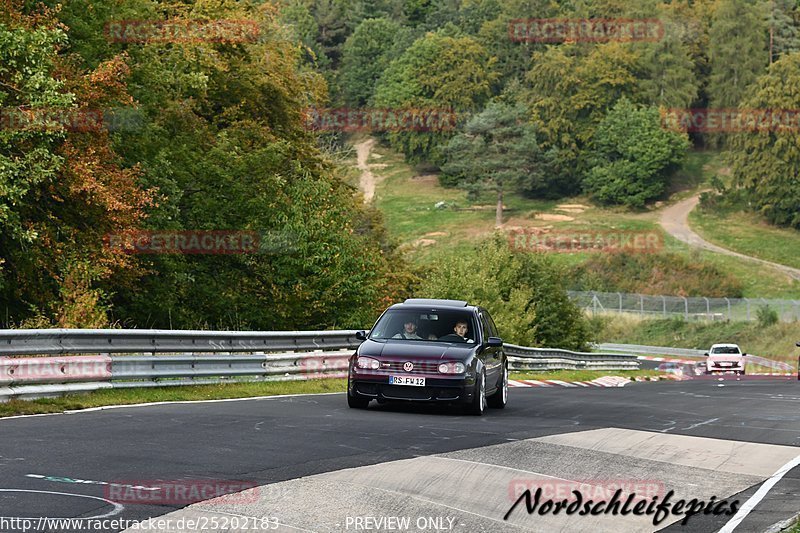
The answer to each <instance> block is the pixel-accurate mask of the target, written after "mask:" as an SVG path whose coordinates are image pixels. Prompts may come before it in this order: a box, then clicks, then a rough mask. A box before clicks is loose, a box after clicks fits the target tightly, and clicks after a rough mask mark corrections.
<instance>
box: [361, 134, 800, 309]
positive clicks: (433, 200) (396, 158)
mask: <svg viewBox="0 0 800 533" xmlns="http://www.w3.org/2000/svg"><path fill="white" fill-rule="evenodd" d="M368 163H369V165H370V169H371V171H372V172H373V174H374V176H375V179H376V182H377V186H376V198H375V203H376V205H377V207H378V208H379V209H380V210H381V211H382V212H383V213H384V217H385V220H386V224H387V227H388V230H389V232H390V234H391V235H392V236H393V237H395V238H396V239H398V240H399V241H400V242H401V243H402V246H403V247H404V248H405V249H406V250H407V252H408V255H409V258H410V259H411V260H412V261H413V262H414V263H416V264H417V265H420V266H424V265H426V264H428V263H429V262H430V260H431V259H433V258H447V257H448V256H451V255H453V254H460V253H466V252H467V251H468V250H469V249H470V247H471V246H472V245H473V244H475V243H477V242H480V241H481V240H483V239H486V238H487V237H489V236H490V235H492V233H493V232H494V216H495V213H494V207H495V204H494V202H495V198H494V197H493V196H492V195H490V194H486V195H483V196H481V197H479V198H478V199H477V200H475V201H469V200H467V196H466V193H465V192H464V191H462V190H458V189H446V188H443V187H441V186H440V185H439V182H438V178H437V176H436V175H434V174H430V173H425V172H424V171H419V170H417V169H414V168H413V167H411V166H409V165H408V164H406V163H405V161H404V159H403V157H402V156H401V155H400V154H398V153H396V152H393V151H392V150H390V149H389V148H387V147H386V146H383V145H380V144H376V145H375V147H374V148H373V150H372V154H371V156H370V158H369V160H368ZM352 165H353V166H355V159H353V160H352ZM718 171H719V161H718V158H717V157H716V154H714V153H709V152H692V153H690V154H689V157H688V159H687V162H686V164H685V165H684V169H683V170H682V171H680V172H679V173H678V175H677V176H676V179H675V187H674V189H675V191H677V192H676V194H674V195H673V196H672V197H671V198H670V201H677V200H678V199H680V198H682V197H685V196H686V195H688V194H693V193H694V192H695V191H696V190H697V189H698V187H699V186H700V185H701V184H702V183H704V182H705V181H707V180H708V179H709V178H710V177H711V176H712V175H714V174H715V173H717V172H718ZM440 202H444V204H443V205H441V204H440V205H441V206H440V207H439V208H437V207H436V205H437V203H440ZM657 207H660V206H657ZM658 217H659V212H658V210H651V211H642V212H631V211H627V210H625V209H621V208H612V209H605V208H601V207H597V206H594V205H592V204H591V202H589V201H588V199H587V198H585V197H580V196H579V197H574V198H570V199H562V200H559V201H546V200H531V199H527V198H524V197H522V196H520V195H518V194H513V193H512V194H507V195H506V197H505V209H504V220H505V224H504V229H505V230H507V231H508V230H510V229H515V228H516V229H519V228H540V229H542V230H549V231H558V230H620V231H630V230H638V231H652V232H656V233H658V234H659V235H661V237H662V239H663V242H664V251H665V252H670V253H676V254H680V255H682V256H685V257H687V258H689V260H690V261H693V262H706V263H708V264H710V265H712V266H713V267H716V269H717V270H718V271H721V272H723V273H727V274H730V275H733V276H734V277H735V278H736V279H738V280H739V282H740V283H741V286H742V295H743V296H745V297H764V298H800V282H796V281H795V282H791V281H790V280H789V279H788V278H787V277H786V276H785V275H782V274H779V273H777V272H774V271H772V270H769V269H765V268H763V267H761V266H759V265H757V264H754V263H751V262H747V261H742V260H740V259H737V258H732V257H726V256H723V255H719V254H715V253H711V252H705V251H698V250H696V249H690V247H689V246H688V245H686V244H684V243H682V242H680V241H677V240H675V239H673V238H672V237H670V236H668V235H666V234H665V233H664V232H663V231H662V230H661V228H660V226H659V225H658ZM796 242H797V244H798V245H799V246H800V238H798V239H797V241H796ZM791 244H792V243H791V242H789V243H788V244H787V243H784V244H783V246H784V247H788V248H790V249H791V246H790V245H791ZM553 257H554V259H555V261H556V262H558V263H560V264H562V265H564V266H567V267H569V266H574V265H578V264H580V263H583V262H585V261H586V260H587V259H588V258H589V257H590V254H589V253H569V254H553ZM798 257H800V254H798ZM649 274H650V273H649V272H643V273H642V278H643V279H645V280H646V279H649ZM643 283H644V282H643ZM704 283H705V280H703V279H697V280H693V283H692V285H694V286H702V285H703V284H704ZM645 285H646V284H645ZM644 289H646V287H644V288H643V289H641V290H644Z"/></svg>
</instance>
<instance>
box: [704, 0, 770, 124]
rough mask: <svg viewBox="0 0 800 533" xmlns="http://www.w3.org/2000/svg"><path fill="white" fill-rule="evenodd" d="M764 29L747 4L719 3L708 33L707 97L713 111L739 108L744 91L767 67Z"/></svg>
mask: <svg viewBox="0 0 800 533" xmlns="http://www.w3.org/2000/svg"><path fill="white" fill-rule="evenodd" d="M766 35H767V30H766V25H765V22H764V19H763V17H762V15H761V13H760V12H759V10H758V8H757V7H756V6H755V5H754V4H752V3H750V2H748V1H747V0H720V1H719V4H718V5H717V8H716V10H715V12H714V17H713V19H712V22H711V29H710V31H709V61H710V65H711V74H710V76H709V83H708V94H709V96H710V103H711V106H712V107H715V108H730V107H736V106H737V105H739V101H740V100H741V98H742V95H743V94H744V92H745V90H746V89H747V87H748V86H749V85H750V84H751V83H753V82H754V81H755V80H756V78H757V77H758V76H759V75H761V74H762V73H763V72H764V69H765V67H766V66H767V63H768V54H767V50H766V46H765V42H766Z"/></svg>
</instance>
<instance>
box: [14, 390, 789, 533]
mask: <svg viewBox="0 0 800 533" xmlns="http://www.w3.org/2000/svg"><path fill="white" fill-rule="evenodd" d="M0 435H1V436H2V438H1V439H0V467H1V468H0V516H2V517H6V518H5V523H3V519H0V531H21V530H22V529H21V527H20V522H15V523H11V522H10V521H9V520H8V518H9V517H19V518H28V519H36V518H38V517H95V518H97V519H98V520H99V519H102V518H105V519H109V520H110V519H122V520H129V521H141V520H146V519H147V518H150V517H161V518H162V519H163V520H164V522H161V524H160V527H159V528H158V529H159V530H163V529H164V524H167V522H166V520H167V519H169V520H170V521H171V522H169V525H171V527H172V530H173V531H178V530H181V531H195V530H201V529H202V530H209V531H218V530H231V531H265V530H270V531H288V532H296V531H318V532H328V531H440V532H441V531H459V532H472V531H548V532H549V531H657V530H664V531H670V532H673V531H681V532H684V531H685V532H711V531H718V530H720V529H721V528H723V527H725V525H726V524H728V523H729V522H730V521H731V519H733V518H734V516H735V517H736V519H737V520H739V518H740V517H741V516H743V515H742V514H736V515H734V512H735V511H736V509H737V508H738V509H741V508H742V507H743V506H745V502H747V501H748V500H750V498H751V496H753V495H754V494H755V493H756V492H757V491H758V489H759V488H760V487H761V486H762V484H764V482H765V480H767V479H769V478H770V477H771V476H773V474H775V473H776V472H777V471H778V470H779V469H781V467H784V466H786V465H788V466H786V467H787V468H788V472H787V473H786V474H785V475H784V476H783V477H781V478H780V479H779V480H778V479H777V478H775V479H773V480H772V481H771V482H770V488H769V490H768V491H766V490H765V489H766V488H767V487H764V490H762V491H761V492H765V493H766V494H765V495H764V496H763V498H759V499H758V503H757V504H756V505H755V506H754V507H753V509H752V511H751V512H749V514H746V516H744V518H743V519H742V520H741V522H740V523H739V524H738V526H737V527H736V528H735V531H737V532H738V531H741V532H753V531H763V530H765V529H766V528H768V527H769V526H770V525H772V524H774V523H776V522H780V521H783V520H786V519H788V518H790V517H792V516H793V515H795V514H796V513H797V512H798V511H800V468H798V467H797V466H796V464H792V461H794V462H795V463H796V462H797V458H798V456H800V383H798V382H797V380H796V379H790V378H778V377H770V378H768V379H749V376H746V377H745V378H742V379H740V380H737V379H736V378H734V377H732V376H725V377H724V378H723V379H722V380H719V379H718V378H714V379H705V380H690V381H680V382H656V383H631V384H629V385H626V386H625V387H621V388H560V387H553V388H518V389H512V390H511V391H510V398H509V406H508V407H507V408H506V409H505V410H501V411H497V410H494V409H490V410H489V411H488V413H487V415H486V416H484V417H482V418H474V417H468V416H463V415H460V414H454V412H452V411H451V410H448V409H447V408H444V407H427V406H418V405H414V406H405V405H403V406H391V405H383V406H377V405H375V404H374V402H373V404H372V405H371V406H370V409H368V410H367V411H359V410H353V409H349V408H347V405H346V401H345V398H344V395H343V394H327V395H314V396H295V397H278V398H271V399H252V400H237V401H221V402H207V403H183V404H180V403H179V404H165V405H152V406H141V407H122V408H113V409H105V410H95V411H88V412H78V413H72V414H63V415H48V416H35V417H22V418H14V419H0ZM158 483H177V484H183V485H184V486H192V484H198V483H201V484H202V483H209V484H215V485H216V486H218V487H223V488H225V487H228V489H230V490H229V491H230V492H236V491H237V490H241V488H242V484H246V485H248V486H256V488H251V489H249V490H247V491H245V492H243V493H238V494H231V495H229V496H223V497H221V498H219V499H216V500H208V501H203V502H199V503H193V504H191V505H188V503H190V502H187V501H185V500H186V498H185V497H182V498H177V499H178V500H180V501H173V502H164V501H161V502H155V503H154V502H153V501H152V500H147V498H146V495H147V494H148V492H147V491H142V490H139V493H144V494H145V497H137V496H131V494H134V493H135V492H136V491H135V489H133V487H139V488H141V487H145V488H151V489H152V487H153V486H154V485H156V484H158ZM237 483H238V485H237ZM773 484H774V485H773ZM237 486H238V489H236V487H237ZM231 487H233V489H231ZM578 487H581V488H580V492H581V493H582V494H585V496H586V497H585V500H586V499H591V498H594V499H595V501H599V500H601V499H605V500H606V501H607V500H610V499H611V497H612V495H613V493H614V491H615V490H616V488H617V487H619V488H622V489H624V491H623V500H622V501H623V503H624V497H625V496H626V495H628V494H629V493H630V492H636V493H637V496H638V498H641V499H648V500H647V501H648V502H649V501H652V500H653V498H656V501H657V502H660V501H662V500H663V499H664V497H665V494H666V493H668V492H670V491H672V495H671V502H672V503H675V502H677V501H678V500H681V499H683V500H686V501H689V500H691V499H693V498H695V499H698V500H702V501H703V502H704V503H705V502H711V503H713V504H719V505H717V507H715V508H714V509H716V510H718V511H720V512H726V511H731V515H726V514H717V515H715V514H714V513H713V512H712V508H711V505H709V506H708V507H706V508H704V509H707V510H708V511H709V512H708V514H704V513H703V512H700V513H698V514H696V515H694V516H691V517H690V518H689V519H688V520H687V523H686V525H681V523H680V521H681V520H682V519H683V518H684V517H685V515H684V514H676V515H672V514H671V515H667V516H662V517H661V518H662V520H661V521H659V523H658V525H654V514H652V513H651V514H650V515H646V514H645V515H639V516H637V515H634V514H633V513H627V514H626V516H622V515H621V514H620V515H618V516H614V515H612V514H605V513H602V512H601V511H600V514H597V515H596V516H593V515H591V514H588V515H585V516H581V515H579V514H577V513H574V514H569V515H568V514H566V511H565V510H562V511H561V512H560V513H558V514H554V512H553V511H552V505H549V506H548V508H547V511H546V512H544V513H543V514H540V512H539V511H541V510H544V508H545V500H547V499H548V498H550V499H553V500H556V501H560V500H561V499H563V498H564V497H567V496H569V495H570V494H571V490H573V489H577V488H578ZM537 488H539V489H541V490H542V492H541V495H542V498H541V501H539V502H538V504H537V505H538V507H537V508H536V509H534V512H533V513H532V514H528V512H527V510H526V504H525V502H524V496H523V500H520V503H519V504H518V505H517V506H516V507H514V509H513V511H512V512H511V513H508V511H509V510H510V509H511V508H512V505H514V503H515V501H517V499H518V498H519V495H520V494H523V491H524V490H525V489H530V490H531V493H532V494H533V493H534V492H535V491H536V489H537ZM126 489H128V490H129V492H128V493H125V492H124V491H125V490H126ZM162 489H163V486H162ZM120 491H122V492H120ZM120 494H123V495H124V494H127V496H126V497H123V498H122V500H119V499H118V501H119V502H120V503H116V504H114V503H112V502H111V501H109V500H111V499H114V498H112V496H114V497H117V496H120ZM712 496H713V497H714V498H713V500H712ZM759 496H761V495H759ZM723 500H724V503H721V502H722V501H723ZM636 501H638V500H633V502H634V503H635V502H636ZM734 501H737V502H738V503H737V506H736V508H734V509H731V508H730V507H729V506H730V505H731V504H732V502H734ZM755 501H756V500H751V504H753V503H755ZM631 507H633V506H631ZM618 508H619V506H618ZM701 508H702V507H701ZM642 509H644V505H643V506H642ZM507 513H508V519H507V520H504V516H506V514H507ZM640 514H641V513H640ZM181 519H183V520H184V521H183V522H179V521H180V520H181ZM199 519H204V520H205V522H203V523H202V527H201V525H198V524H200V522H194V523H193V524H194V525H193V527H191V528H189V527H187V525H186V524H192V522H189V520H199ZM212 519H213V520H214V522H212ZM234 519H235V520H234ZM132 523H133V522H128V523H127V525H128V526H129V527H130V525H131V524H132ZM33 524H34V525H33V526H32V527H31V528H30V529H28V530H29V531H47V530H50V531H64V530H74V531H77V530H78V529H76V528H74V527H73V528H66V527H54V526H53V524H50V526H51V527H50V528H48V527H47V525H48V524H46V523H39V522H33ZM153 524H154V523H153V522H151V523H150V526H149V527H151V529H149V530H150V531H152V530H154V529H152V528H153V527H155V526H154V525H153ZM28 525H29V526H30V525H31V524H28ZM212 525H213V526H215V527H212ZM225 526H227V527H225ZM231 526H234V527H231ZM728 527H729V528H730V525H729V526H728ZM110 529H113V528H110ZM119 529H120V527H116V530H119ZM130 530H131V531H143V530H148V529H141V528H140V529H136V528H130ZM730 530H731V529H727V530H726V531H730Z"/></svg>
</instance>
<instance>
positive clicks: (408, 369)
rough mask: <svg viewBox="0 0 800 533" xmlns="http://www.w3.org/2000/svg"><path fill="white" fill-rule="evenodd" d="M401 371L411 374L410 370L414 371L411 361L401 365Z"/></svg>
mask: <svg viewBox="0 0 800 533" xmlns="http://www.w3.org/2000/svg"><path fill="white" fill-rule="evenodd" d="M403 370H405V371H406V372H411V371H412V370H414V363H412V362H411V361H406V362H405V363H403Z"/></svg>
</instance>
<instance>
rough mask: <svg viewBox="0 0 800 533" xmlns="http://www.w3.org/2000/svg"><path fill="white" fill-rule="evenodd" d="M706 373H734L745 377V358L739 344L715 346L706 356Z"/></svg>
mask: <svg viewBox="0 0 800 533" xmlns="http://www.w3.org/2000/svg"><path fill="white" fill-rule="evenodd" d="M705 355H707V356H708V358H707V359H706V373H708V374H714V373H715V372H733V373H735V374H740V375H744V356H746V355H747V354H746V353H743V352H742V350H741V349H740V348H739V345H738V344H715V345H713V346H712V347H711V349H710V350H709V351H708V352H707V353H706V354H705Z"/></svg>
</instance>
